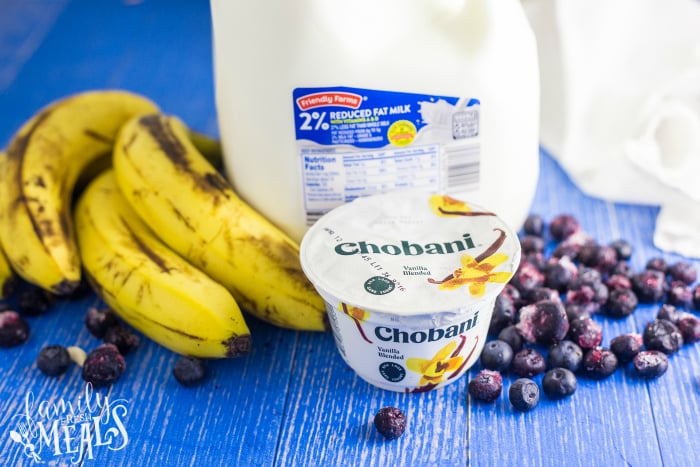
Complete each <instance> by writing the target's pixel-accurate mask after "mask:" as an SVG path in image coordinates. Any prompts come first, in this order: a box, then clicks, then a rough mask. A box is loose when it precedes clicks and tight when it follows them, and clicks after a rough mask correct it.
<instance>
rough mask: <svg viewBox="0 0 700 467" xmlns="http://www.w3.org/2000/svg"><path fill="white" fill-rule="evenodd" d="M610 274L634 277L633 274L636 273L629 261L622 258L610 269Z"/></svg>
mask: <svg viewBox="0 0 700 467" xmlns="http://www.w3.org/2000/svg"><path fill="white" fill-rule="evenodd" d="M610 274H619V275H621V276H626V277H628V278H632V276H633V275H634V274H635V271H634V269H632V266H631V265H630V263H629V262H627V261H625V260H620V261H618V262H617V264H616V265H615V267H614V268H613V269H612V271H610Z"/></svg>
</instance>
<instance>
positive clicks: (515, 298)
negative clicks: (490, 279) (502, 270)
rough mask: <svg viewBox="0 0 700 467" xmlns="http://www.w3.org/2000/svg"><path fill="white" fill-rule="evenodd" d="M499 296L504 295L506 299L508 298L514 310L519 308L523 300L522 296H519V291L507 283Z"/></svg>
mask: <svg viewBox="0 0 700 467" xmlns="http://www.w3.org/2000/svg"><path fill="white" fill-rule="evenodd" d="M499 295H505V296H507V297H508V298H510V299H511V301H512V302H513V303H514V304H515V306H516V308H517V307H520V305H521V302H522V299H523V297H522V295H520V291H519V290H518V289H517V288H516V287H515V286H514V285H513V284H511V283H510V282H509V283H507V284H506V286H505V287H503V290H501V293H500V294H499Z"/></svg>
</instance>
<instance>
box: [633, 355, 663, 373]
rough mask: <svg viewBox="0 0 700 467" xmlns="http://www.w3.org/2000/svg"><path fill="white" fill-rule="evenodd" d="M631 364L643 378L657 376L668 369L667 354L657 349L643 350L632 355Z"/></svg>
mask: <svg viewBox="0 0 700 467" xmlns="http://www.w3.org/2000/svg"><path fill="white" fill-rule="evenodd" d="M632 364H633V365H634V369H635V370H636V372H637V374H638V375H639V376H641V377H643V378H658V377H659V376H661V375H663V374H664V373H666V370H667V369H668V356H666V354H665V353H663V352H660V351H658V350H643V351H641V352H639V353H638V354H637V355H635V356H634V358H633V359H632Z"/></svg>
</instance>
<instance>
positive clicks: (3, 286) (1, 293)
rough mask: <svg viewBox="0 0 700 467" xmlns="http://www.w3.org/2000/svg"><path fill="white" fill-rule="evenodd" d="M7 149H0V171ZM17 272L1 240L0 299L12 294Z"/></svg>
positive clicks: (3, 167) (3, 164)
mask: <svg viewBox="0 0 700 467" xmlns="http://www.w3.org/2000/svg"><path fill="white" fill-rule="evenodd" d="M5 157H7V154H6V152H5V151H0V173H1V172H2V171H3V170H5ZM16 279H17V278H16V277H15V272H14V271H13V270H12V267H11V266H10V261H9V260H8V259H7V254H6V253H5V248H4V247H3V245H2V242H1V241H0V299H2V298H7V297H9V296H10V295H11V294H12V291H13V290H14V288H15V283H16Z"/></svg>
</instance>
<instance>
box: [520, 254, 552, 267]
mask: <svg viewBox="0 0 700 467" xmlns="http://www.w3.org/2000/svg"><path fill="white" fill-rule="evenodd" d="M521 258H522V259H521V260H520V261H521V262H523V263H530V264H532V265H533V266H535V268H537V270H538V271H544V270H545V269H546V267H547V259H546V258H545V257H544V254H543V253H542V252H540V251H531V252H529V253H524V254H523V255H522V257H521Z"/></svg>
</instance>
